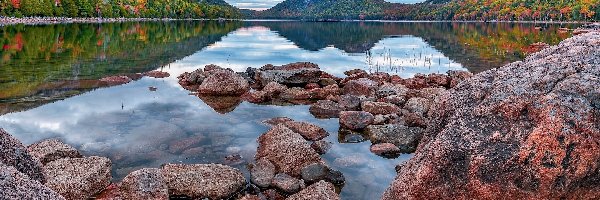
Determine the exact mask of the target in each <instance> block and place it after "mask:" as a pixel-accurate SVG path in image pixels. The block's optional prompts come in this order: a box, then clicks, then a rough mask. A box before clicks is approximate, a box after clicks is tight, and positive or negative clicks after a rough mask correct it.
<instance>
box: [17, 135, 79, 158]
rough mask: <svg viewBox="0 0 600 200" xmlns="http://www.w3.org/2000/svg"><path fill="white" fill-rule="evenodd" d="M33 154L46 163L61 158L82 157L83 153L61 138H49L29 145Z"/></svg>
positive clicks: (28, 148) (29, 149)
mask: <svg viewBox="0 0 600 200" xmlns="http://www.w3.org/2000/svg"><path fill="white" fill-rule="evenodd" d="M27 150H28V151H29V153H30V154H31V155H33V156H34V157H36V158H37V159H38V160H39V161H40V162H42V164H46V163H49V162H52V161H55V160H58V159H61V158H81V157H82V156H81V153H79V151H77V149H75V148H74V147H72V146H69V145H67V144H65V143H63V142H61V141H60V140H57V139H49V140H42V141H40V142H36V143H33V144H32V145H29V146H28V147H27Z"/></svg>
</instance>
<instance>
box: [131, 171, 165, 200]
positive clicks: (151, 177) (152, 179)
mask: <svg viewBox="0 0 600 200" xmlns="http://www.w3.org/2000/svg"><path fill="white" fill-rule="evenodd" d="M120 191H121V196H122V197H123V199H132V200H133V199H169V190H168V188H167V183H166V182H165V180H164V177H163V175H162V173H161V171H160V169H155V168H144V169H140V170H137V171H134V172H131V173H130V174H129V175H127V176H126V177H125V178H124V179H123V181H122V182H121V187H120Z"/></svg>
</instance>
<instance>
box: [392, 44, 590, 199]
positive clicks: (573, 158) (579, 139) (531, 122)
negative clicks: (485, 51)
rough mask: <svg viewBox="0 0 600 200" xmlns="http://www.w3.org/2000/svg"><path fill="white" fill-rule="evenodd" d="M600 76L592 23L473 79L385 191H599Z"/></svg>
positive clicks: (442, 103) (437, 112)
mask: <svg viewBox="0 0 600 200" xmlns="http://www.w3.org/2000/svg"><path fill="white" fill-rule="evenodd" d="M598 77H600V33H588V34H584V35H580V36H575V37H572V38H569V39H566V40H564V41H562V42H561V43H560V44H559V45H557V46H553V47H550V48H547V49H544V50H543V51H540V52H538V53H535V54H532V55H531V56H528V57H527V58H526V59H525V60H524V61H522V62H515V63H511V64H508V65H506V66H504V67H501V68H498V69H494V70H489V71H485V72H481V73H479V74H477V75H475V76H473V77H471V78H469V79H466V80H464V81H463V82H461V83H460V84H458V85H457V86H456V87H454V89H453V90H451V91H450V92H449V94H445V95H444V96H443V97H441V98H439V101H438V102H436V103H434V104H433V106H432V108H431V112H430V120H431V121H430V122H429V124H428V127H427V131H426V132H425V135H424V137H423V139H422V140H421V144H420V145H419V149H418V150H417V152H415V154H414V157H413V158H411V159H410V160H409V161H408V162H407V163H406V164H404V165H403V167H402V169H401V171H400V173H399V174H398V177H396V179H395V180H394V182H393V183H392V185H391V186H390V188H388V189H387V190H386V192H385V194H384V195H383V198H382V199H385V200H394V199H411V198H419V199H429V198H439V197H449V198H455V199H494V198H498V197H501V198H503V199H599V198H600V181H599V180H600V173H599V172H600V165H598V163H599V162H598V161H599V160H600V143H599V142H598V141H600V79H599V78H598Z"/></svg>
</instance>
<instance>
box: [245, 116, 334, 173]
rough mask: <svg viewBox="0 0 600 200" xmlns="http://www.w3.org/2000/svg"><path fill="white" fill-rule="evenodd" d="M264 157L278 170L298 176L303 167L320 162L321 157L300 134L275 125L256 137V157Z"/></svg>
mask: <svg viewBox="0 0 600 200" xmlns="http://www.w3.org/2000/svg"><path fill="white" fill-rule="evenodd" d="M261 158H266V159H267V160H269V161H271V163H273V164H274V165H275V166H276V167H277V169H279V171H280V172H282V173H286V174H289V175H292V176H296V177H297V176H300V171H301V170H302V168H303V167H305V166H308V165H310V164H312V163H318V162H322V160H321V157H320V156H319V154H317V152H315V150H314V149H312V148H311V147H310V145H308V144H307V141H306V140H305V139H304V138H302V136H301V135H300V134H298V133H296V132H294V131H292V130H290V129H289V128H287V127H285V126H283V125H277V126H275V127H273V128H271V130H269V131H268V132H266V133H264V134H262V135H261V136H260V137H259V138H258V149H257V152H256V159H261Z"/></svg>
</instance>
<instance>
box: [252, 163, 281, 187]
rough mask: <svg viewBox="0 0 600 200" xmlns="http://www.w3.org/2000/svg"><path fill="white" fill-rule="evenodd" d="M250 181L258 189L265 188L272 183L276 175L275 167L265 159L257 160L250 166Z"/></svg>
mask: <svg viewBox="0 0 600 200" xmlns="http://www.w3.org/2000/svg"><path fill="white" fill-rule="evenodd" d="M249 168H250V181H252V183H254V184H255V185H256V186H258V187H262V188H266V187H269V186H270V185H271V182H273V177H274V176H275V173H277V171H276V168H275V165H273V163H271V161H269V160H267V159H266V158H262V159H258V160H257V161H256V163H255V164H252V165H250V167H249Z"/></svg>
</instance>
